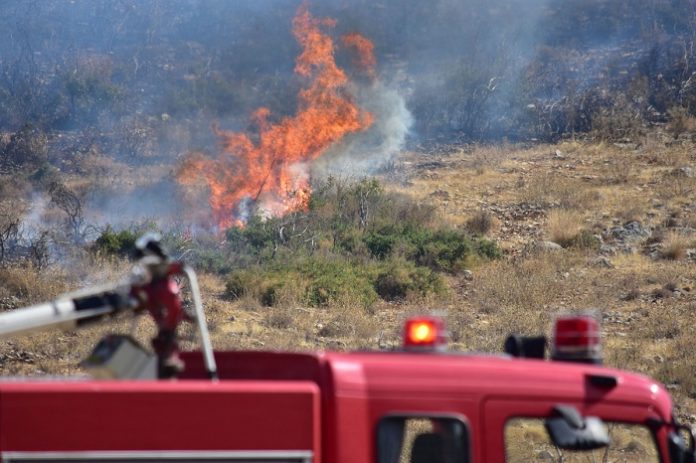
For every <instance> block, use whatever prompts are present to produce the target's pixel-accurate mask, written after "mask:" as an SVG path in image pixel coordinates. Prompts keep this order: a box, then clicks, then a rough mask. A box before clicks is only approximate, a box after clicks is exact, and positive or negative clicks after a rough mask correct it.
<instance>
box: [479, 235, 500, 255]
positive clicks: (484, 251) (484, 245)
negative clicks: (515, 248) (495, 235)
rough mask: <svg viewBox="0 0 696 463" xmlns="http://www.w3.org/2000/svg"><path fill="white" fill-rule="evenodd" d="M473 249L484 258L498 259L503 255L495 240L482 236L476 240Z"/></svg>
mask: <svg viewBox="0 0 696 463" xmlns="http://www.w3.org/2000/svg"><path fill="white" fill-rule="evenodd" d="M474 249H475V250H476V254H478V255H479V256H481V257H485V258H486V259H499V258H500V257H502V255H503V253H502V252H501V251H500V248H499V247H498V245H497V244H496V242H495V241H491V240H487V239H484V238H480V239H478V240H476V242H475V244H474Z"/></svg>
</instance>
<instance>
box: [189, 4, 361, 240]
mask: <svg viewBox="0 0 696 463" xmlns="http://www.w3.org/2000/svg"><path fill="white" fill-rule="evenodd" d="M335 24H336V22H335V21H334V20H332V19H317V18H314V17H313V16H311V14H310V13H309V11H308V9H307V7H306V5H302V6H301V7H300V8H299V10H298V12H297V14H296V16H295V18H294V20H293V33H294V36H295V38H296V39H297V41H298V42H299V43H300V45H301V46H302V53H301V54H300V55H299V56H298V57H297V60H296V63H295V73H297V74H298V75H300V76H303V77H306V78H307V79H308V84H307V86H306V87H305V88H303V89H302V90H301V91H300V93H299V95H298V100H299V104H298V110H297V113H296V114H295V115H294V116H292V117H284V118H283V119H281V120H280V121H279V122H278V123H271V122H270V121H269V118H270V116H271V111H270V110H269V109H267V108H259V109H257V110H256V111H255V112H254V113H253V115H252V121H253V122H254V124H255V125H256V126H257V127H258V141H253V140H252V139H251V138H250V136H249V135H247V134H245V133H239V132H229V131H224V130H219V129H217V128H215V129H214V130H215V133H216V135H217V136H218V137H219V138H220V141H221V145H222V152H221V153H220V154H219V155H218V156H217V157H216V158H210V157H207V156H205V155H203V154H201V153H193V154H191V155H189V156H188V157H187V159H186V160H185V161H184V163H183V165H182V166H181V168H180V170H179V172H178V175H177V178H178V180H179V182H180V183H182V184H193V183H195V182H196V181H197V180H198V179H201V178H202V179H203V180H205V182H206V183H207V185H208V187H209V189H210V198H209V203H210V206H211V208H212V211H213V218H214V220H215V222H216V223H217V225H218V227H220V228H221V229H226V228H229V227H231V226H243V225H244V223H245V222H246V219H247V218H248V214H249V204H250V203H252V204H254V205H255V206H256V207H257V208H258V211H259V212H260V213H261V214H262V215H266V216H281V215H283V214H286V213H288V212H291V211H297V210H306V208H307V206H308V204H309V199H310V196H311V186H310V166H311V163H312V161H314V160H315V159H317V158H318V157H320V156H321V155H322V154H324V152H325V151H326V149H327V148H328V147H329V146H331V145H332V144H333V143H335V142H336V141H338V140H340V139H341V138H342V137H344V136H345V135H347V134H349V133H353V132H358V131H362V130H365V129H367V128H368V127H369V126H370V125H371V124H372V115H371V114H370V113H368V112H366V111H362V110H360V109H359V108H358V107H357V106H356V105H355V103H354V102H353V100H352V97H351V95H350V93H349V91H348V88H347V87H348V83H349V82H348V77H347V76H346V73H345V72H344V71H343V70H342V69H341V68H339V67H338V66H337V65H336V61H335V58H334V51H335V47H334V42H333V40H332V38H331V37H330V36H329V35H327V34H326V33H324V32H322V30H321V28H322V27H323V28H330V27H333V26H335ZM343 43H344V44H345V45H346V46H349V47H353V48H355V49H356V50H358V56H359V57H358V64H359V65H360V66H361V68H363V69H365V72H368V73H370V75H372V74H373V73H374V65H375V61H374V56H373V55H372V48H373V46H372V43H371V42H370V41H369V40H367V39H366V38H364V37H362V36H360V35H358V34H350V35H348V36H345V37H344V38H343Z"/></svg>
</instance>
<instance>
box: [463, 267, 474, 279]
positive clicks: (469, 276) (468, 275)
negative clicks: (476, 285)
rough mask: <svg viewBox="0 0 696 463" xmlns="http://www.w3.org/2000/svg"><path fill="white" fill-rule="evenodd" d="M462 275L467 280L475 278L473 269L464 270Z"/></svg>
mask: <svg viewBox="0 0 696 463" xmlns="http://www.w3.org/2000/svg"><path fill="white" fill-rule="evenodd" d="M462 276H463V277H464V279H465V280H466V281H471V280H473V279H474V272H472V271H471V270H464V271H463V272H462Z"/></svg>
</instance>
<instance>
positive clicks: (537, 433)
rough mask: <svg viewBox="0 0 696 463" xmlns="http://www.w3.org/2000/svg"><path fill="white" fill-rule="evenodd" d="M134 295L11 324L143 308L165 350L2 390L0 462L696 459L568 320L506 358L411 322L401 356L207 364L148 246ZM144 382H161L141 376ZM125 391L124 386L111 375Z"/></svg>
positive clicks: (13, 328)
mask: <svg viewBox="0 0 696 463" xmlns="http://www.w3.org/2000/svg"><path fill="white" fill-rule="evenodd" d="M139 249H140V252H141V257H142V258H141V261H140V264H139V265H138V270H137V271H136V272H135V273H134V277H133V278H131V279H130V280H129V281H128V282H127V284H121V285H116V286H114V287H109V288H99V289H97V290H93V291H90V292H87V293H84V292H83V293H80V294H71V295H67V296H65V297H63V298H60V299H58V300H56V301H54V302H52V303H50V304H44V305H40V306H35V307H31V308H27V309H20V310H18V311H14V312H9V313H5V314H2V315H0V336H6V335H11V334H15V333H18V332H21V331H27V330H34V329H39V328H43V327H47V326H52V325H55V324H61V325H69V326H75V325H80V324H83V323H84V322H86V321H89V320H94V319H96V318H100V317H104V316H106V315H110V314H113V313H114V312H119V311H124V310H126V309H127V310H134V311H136V312H137V311H143V312H149V313H150V314H151V315H152V316H153V317H154V319H155V321H156V322H157V325H158V327H159V332H158V334H157V337H156V338H155V339H154V340H153V348H154V352H155V354H156V355H151V354H149V353H147V352H145V350H144V349H142V348H140V347H139V346H138V345H137V344H136V343H135V342H134V341H132V340H131V339H129V338H127V337H123V336H111V337H108V338H106V339H105V340H104V341H102V342H101V343H100V344H99V345H98V346H97V347H96V348H95V351H94V352H93V354H92V356H91V357H90V358H89V359H88V360H87V364H88V365H91V366H92V367H93V368H94V370H95V371H96V372H97V373H96V374H97V376H98V377H101V378H104V377H105V376H109V377H110V378H111V379H74V378H73V379H69V378H60V379H55V378H51V379H47V378H43V379H42V378H36V379H27V378H21V379H13V378H6V379H4V380H2V381H1V382H0V456H1V458H2V460H3V461H5V462H21V461H47V462H49V461H50V462H60V463H67V462H89V461H96V460H104V461H110V462H115V463H116V462H118V463H121V462H130V461H135V462H141V463H150V462H161V461H185V462H215V463H221V462H255V463H260V462H266V463H270V462H274V463H279V462H314V463H320V462H332V463H363V462H365V463H367V462H375V463H401V462H431V463H439V462H448V463H449V462H452V463H454V462H503V461H513V462H518V461H519V462H521V461H605V462H606V461H661V462H694V440H693V434H692V432H691V430H690V429H689V428H688V427H685V426H682V425H680V424H678V423H677V422H675V418H674V415H673V411H672V401H671V399H670V396H669V394H668V392H667V391H666V390H665V389H664V388H663V387H662V386H661V385H660V384H658V383H657V382H655V381H653V380H651V379H650V378H647V377H644V376H640V375H637V374H633V373H629V372H626V371H621V370H616V369H611V368H606V367H603V366H601V365H599V364H598V363H599V359H600V357H599V354H600V352H599V349H600V345H599V324H598V322H597V320H596V319H595V318H592V317H588V316H585V315H572V316H564V317H559V318H558V319H557V321H556V326H555V332H554V337H553V338H554V340H553V343H552V347H551V351H552V353H551V357H552V360H544V359H543V358H541V357H543V356H544V350H545V340H544V339H543V338H520V337H514V336H513V337H510V338H509V339H508V341H507V342H506V345H505V350H506V352H507V353H506V354H501V355H475V354H462V353H455V352H447V351H446V349H445V341H446V332H445V326H444V324H443V323H442V321H441V320H439V319H437V318H434V317H429V316H425V317H418V318H414V319H410V320H408V321H407V323H406V326H405V329H404V346H403V349H402V350H399V351H390V352H384V351H382V352H350V353H318V352H310V353H291V352H262V351H256V352H236V351H233V352H213V351H212V349H211V348H210V341H209V339H208V335H207V330H206V329H205V322H204V317H203V316H202V309H201V306H200V300H199V296H198V291H197V287H196V283H195V275H194V274H193V272H191V271H190V270H189V269H188V268H187V267H186V266H184V265H183V264H181V263H179V262H171V261H169V260H168V259H167V258H166V257H165V256H164V255H163V253H161V250H160V249H159V247H158V245H157V244H156V242H155V241H154V240H149V241H143V242H140V243H139ZM180 274H185V275H188V277H189V281H190V282H191V285H190V287H191V290H192V292H193V300H194V303H195V304H194V305H195V306H196V312H195V314H194V315H191V316H190V318H192V319H195V320H194V321H198V325H199V328H200V335H201V339H202V349H201V351H198V352H184V353H179V352H178V350H177V345H176V326H177V324H178V323H179V322H180V321H182V320H184V319H186V318H187V317H188V316H187V315H186V312H185V311H184V310H182V308H181V301H180V299H179V295H178V285H177V278H178V275H180ZM148 376H149V377H150V379H148ZM114 378H120V379H114Z"/></svg>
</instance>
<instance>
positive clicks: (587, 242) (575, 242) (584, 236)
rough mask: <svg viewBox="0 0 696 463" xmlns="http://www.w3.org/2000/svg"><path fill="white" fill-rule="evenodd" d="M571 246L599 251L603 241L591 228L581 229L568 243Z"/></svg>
mask: <svg viewBox="0 0 696 463" xmlns="http://www.w3.org/2000/svg"><path fill="white" fill-rule="evenodd" d="M568 244H569V246H570V247H574V248H578V249H589V250H594V251H598V250H599V248H600V247H601V245H602V243H601V241H600V240H599V238H597V237H596V236H595V235H593V234H592V232H591V231H589V230H581V231H580V232H579V233H578V234H577V235H575V236H574V237H573V238H572V239H571V240H570V242H569V243H568Z"/></svg>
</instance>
